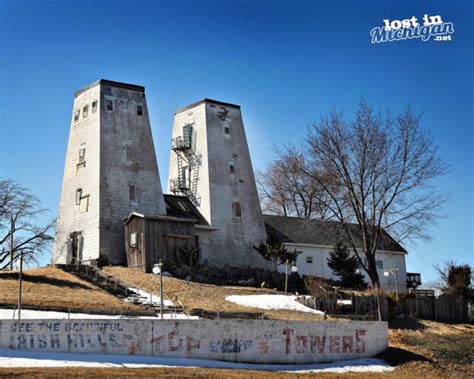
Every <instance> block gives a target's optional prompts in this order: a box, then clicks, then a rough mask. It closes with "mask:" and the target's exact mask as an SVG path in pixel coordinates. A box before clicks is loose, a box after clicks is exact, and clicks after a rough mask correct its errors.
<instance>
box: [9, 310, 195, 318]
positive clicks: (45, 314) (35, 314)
mask: <svg viewBox="0 0 474 379" xmlns="http://www.w3.org/2000/svg"><path fill="white" fill-rule="evenodd" d="M15 318H18V313H17V312H15ZM21 318H22V319H25V320H37V319H67V318H71V319H122V320H124V319H125V320H126V319H143V320H159V319H160V316H156V317H152V316H125V315H124V316H121V315H97V314H90V313H69V314H68V313H67V312H54V311H35V310H30V309H22V310H21ZM163 318H164V319H167V320H170V319H172V320H197V319H199V317H198V316H188V315H186V314H184V313H164V314H163ZM12 319H13V309H0V320H12Z"/></svg>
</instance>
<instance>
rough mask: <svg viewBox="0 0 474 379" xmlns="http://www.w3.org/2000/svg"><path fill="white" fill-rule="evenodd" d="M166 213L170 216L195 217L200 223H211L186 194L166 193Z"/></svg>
mask: <svg viewBox="0 0 474 379" xmlns="http://www.w3.org/2000/svg"><path fill="white" fill-rule="evenodd" d="M164 198H165V205H166V214H167V215H168V216H170V217H178V218H193V219H195V220H197V222H196V224H198V225H209V224H208V222H207V221H206V219H205V218H204V216H203V215H202V214H201V212H199V210H198V209H197V208H196V206H195V205H194V204H193V203H192V202H191V200H189V198H188V197H186V196H180V195H172V194H165V195H164Z"/></svg>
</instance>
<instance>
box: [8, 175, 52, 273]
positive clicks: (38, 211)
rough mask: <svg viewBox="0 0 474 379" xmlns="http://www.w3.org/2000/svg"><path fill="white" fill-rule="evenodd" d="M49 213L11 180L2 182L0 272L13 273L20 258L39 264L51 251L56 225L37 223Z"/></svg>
mask: <svg viewBox="0 0 474 379" xmlns="http://www.w3.org/2000/svg"><path fill="white" fill-rule="evenodd" d="M46 212H47V210H46V209H44V208H43V207H42V204H41V201H40V200H39V199H38V198H37V197H36V196H34V195H32V194H31V193H30V192H29V191H28V190H27V189H25V188H23V187H22V186H21V185H20V184H18V183H17V182H15V181H13V180H11V179H0V270H5V269H7V268H8V267H9V268H10V269H11V270H12V269H13V264H14V262H15V261H16V260H17V259H18V258H19V256H20V255H21V254H23V257H24V259H25V260H26V261H27V262H28V261H30V262H36V261H37V258H38V257H39V256H40V255H41V254H43V253H44V252H45V251H46V250H47V249H48V247H49V245H50V242H51V240H52V237H51V236H50V235H49V234H48V233H49V231H50V230H51V229H52V228H53V226H54V221H50V222H47V223H46V224H38V223H37V218H38V217H39V216H40V215H42V214H44V213H46Z"/></svg>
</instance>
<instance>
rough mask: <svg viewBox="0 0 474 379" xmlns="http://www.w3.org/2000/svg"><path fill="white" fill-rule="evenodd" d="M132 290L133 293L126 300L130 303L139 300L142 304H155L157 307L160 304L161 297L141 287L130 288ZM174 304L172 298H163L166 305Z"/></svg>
mask: <svg viewBox="0 0 474 379" xmlns="http://www.w3.org/2000/svg"><path fill="white" fill-rule="evenodd" d="M128 290H129V291H130V292H132V295H130V296H128V297H126V298H125V299H124V300H125V301H127V302H129V303H135V302H138V303H140V304H144V305H153V306H155V307H159V306H160V297H159V296H157V295H155V294H152V293H150V292H147V291H145V290H142V289H140V288H128ZM173 305H174V304H173V302H172V301H171V300H166V299H164V300H163V306H164V307H172V306H173Z"/></svg>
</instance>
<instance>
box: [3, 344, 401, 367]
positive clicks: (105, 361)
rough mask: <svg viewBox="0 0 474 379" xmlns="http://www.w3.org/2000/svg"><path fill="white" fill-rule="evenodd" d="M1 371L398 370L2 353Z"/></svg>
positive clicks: (362, 363) (372, 363)
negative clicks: (139, 369) (90, 369)
mask: <svg viewBox="0 0 474 379" xmlns="http://www.w3.org/2000/svg"><path fill="white" fill-rule="evenodd" d="M0 367H2V368H12V367H125V368H145V367H147V368H153V367H155V368H159V367H187V368H223V369H238V370H265V371H281V372H293V373H318V372H336V373H345V372H351V371H354V372H385V371H392V370H393V369H394V368H393V367H391V366H389V365H388V364H387V363H386V362H384V361H383V360H381V359H376V358H368V359H356V360H351V361H340V362H334V363H320V364H304V365H275V364H253V363H234V362H224V361H213V360H209V359H192V358H164V357H146V356H136V355H112V354H77V353H76V354H71V353H53V352H35V351H21V350H9V349H0Z"/></svg>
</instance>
